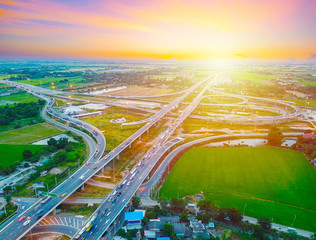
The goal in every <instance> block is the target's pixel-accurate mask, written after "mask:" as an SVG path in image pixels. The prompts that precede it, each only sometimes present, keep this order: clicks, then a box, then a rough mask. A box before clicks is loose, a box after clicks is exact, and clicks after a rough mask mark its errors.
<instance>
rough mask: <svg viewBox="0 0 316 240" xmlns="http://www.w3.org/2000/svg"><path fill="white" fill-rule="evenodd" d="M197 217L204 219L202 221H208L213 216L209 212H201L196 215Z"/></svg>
mask: <svg viewBox="0 0 316 240" xmlns="http://www.w3.org/2000/svg"><path fill="white" fill-rule="evenodd" d="M196 219H198V220H200V221H202V223H208V222H209V221H210V219H211V216H210V214H209V213H208V212H203V213H199V214H198V215H197V216H196Z"/></svg>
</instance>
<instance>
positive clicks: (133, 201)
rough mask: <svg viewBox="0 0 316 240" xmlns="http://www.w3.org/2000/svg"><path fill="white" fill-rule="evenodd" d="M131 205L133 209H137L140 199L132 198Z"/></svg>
mask: <svg viewBox="0 0 316 240" xmlns="http://www.w3.org/2000/svg"><path fill="white" fill-rule="evenodd" d="M132 205H133V207H134V208H138V207H139V205H140V198H139V197H137V196H135V197H133V199H132Z"/></svg>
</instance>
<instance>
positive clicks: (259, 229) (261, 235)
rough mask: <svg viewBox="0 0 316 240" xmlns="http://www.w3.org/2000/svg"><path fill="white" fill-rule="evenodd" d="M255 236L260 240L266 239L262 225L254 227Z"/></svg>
mask: <svg viewBox="0 0 316 240" xmlns="http://www.w3.org/2000/svg"><path fill="white" fill-rule="evenodd" d="M253 230H254V232H253V236H254V237H256V238H258V239H264V229H263V227H261V226H260V225H254V229H253Z"/></svg>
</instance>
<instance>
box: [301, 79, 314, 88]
mask: <svg viewBox="0 0 316 240" xmlns="http://www.w3.org/2000/svg"><path fill="white" fill-rule="evenodd" d="M302 83H303V84H306V85H310V86H313V87H316V82H312V81H305V80H304V81H302Z"/></svg>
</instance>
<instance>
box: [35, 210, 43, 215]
mask: <svg viewBox="0 0 316 240" xmlns="http://www.w3.org/2000/svg"><path fill="white" fill-rule="evenodd" d="M43 211H44V210H43V209H41V210H38V211H37V213H36V214H37V215H38V214H40V213H41V212H43Z"/></svg>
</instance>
